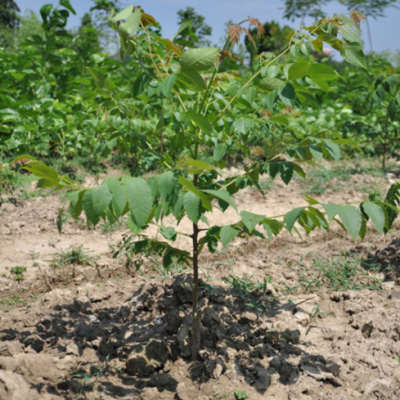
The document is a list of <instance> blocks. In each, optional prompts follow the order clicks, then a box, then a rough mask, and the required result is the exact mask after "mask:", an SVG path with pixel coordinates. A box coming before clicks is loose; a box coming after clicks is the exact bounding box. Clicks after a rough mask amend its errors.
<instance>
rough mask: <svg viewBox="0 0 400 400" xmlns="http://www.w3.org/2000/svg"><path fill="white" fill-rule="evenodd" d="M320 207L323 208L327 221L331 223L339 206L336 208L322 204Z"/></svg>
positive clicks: (332, 205)
mask: <svg viewBox="0 0 400 400" xmlns="http://www.w3.org/2000/svg"><path fill="white" fill-rule="evenodd" d="M321 206H322V207H323V208H324V210H325V212H326V215H327V216H328V221H329V222H331V221H332V220H333V218H334V217H335V215H336V214H337V212H338V208H339V206H337V205H336V204H324V203H321Z"/></svg>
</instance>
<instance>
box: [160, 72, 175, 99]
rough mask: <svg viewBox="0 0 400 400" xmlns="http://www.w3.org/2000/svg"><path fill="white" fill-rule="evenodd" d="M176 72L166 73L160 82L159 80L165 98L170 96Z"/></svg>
mask: <svg viewBox="0 0 400 400" xmlns="http://www.w3.org/2000/svg"><path fill="white" fill-rule="evenodd" d="M176 77H177V75H176V74H172V75H168V76H167V77H166V78H165V79H164V80H163V81H162V82H161V92H162V94H163V95H164V96H165V97H166V98H170V97H171V91H172V88H173V87H174V85H175V82H176Z"/></svg>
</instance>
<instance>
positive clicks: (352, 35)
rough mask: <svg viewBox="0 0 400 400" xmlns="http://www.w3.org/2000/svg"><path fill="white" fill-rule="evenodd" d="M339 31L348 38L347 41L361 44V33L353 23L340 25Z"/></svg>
mask: <svg viewBox="0 0 400 400" xmlns="http://www.w3.org/2000/svg"><path fill="white" fill-rule="evenodd" d="M338 31H339V33H340V34H341V35H342V37H343V38H344V39H346V41H348V42H356V43H359V44H361V38H360V34H359V33H358V31H357V30H356V29H354V28H353V27H352V26H351V25H349V24H344V25H341V26H339V28H338Z"/></svg>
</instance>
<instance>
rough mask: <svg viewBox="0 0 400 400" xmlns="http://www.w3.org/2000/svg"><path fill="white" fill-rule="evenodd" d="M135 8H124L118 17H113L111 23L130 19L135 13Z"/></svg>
mask: <svg viewBox="0 0 400 400" xmlns="http://www.w3.org/2000/svg"><path fill="white" fill-rule="evenodd" d="M134 7H135V6H134V5H132V6H128V7H126V8H124V9H123V10H122V11H121V12H119V13H118V14H117V15H115V16H113V17H112V18H110V21H111V22H118V21H121V20H123V19H126V18H128V17H129V16H130V15H132V11H133V8H134Z"/></svg>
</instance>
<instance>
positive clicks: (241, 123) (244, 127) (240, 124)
mask: <svg viewBox="0 0 400 400" xmlns="http://www.w3.org/2000/svg"><path fill="white" fill-rule="evenodd" d="M232 126H233V128H234V129H236V130H237V131H238V132H239V133H241V134H243V135H245V134H246V133H247V132H248V131H249V130H250V129H252V128H253V127H254V121H253V120H252V119H251V118H247V117H241V118H239V119H237V120H236V121H235V122H234V123H233V124H232Z"/></svg>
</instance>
